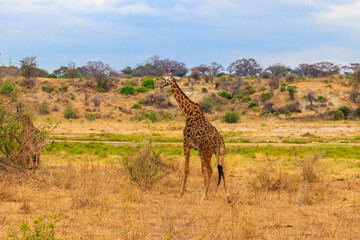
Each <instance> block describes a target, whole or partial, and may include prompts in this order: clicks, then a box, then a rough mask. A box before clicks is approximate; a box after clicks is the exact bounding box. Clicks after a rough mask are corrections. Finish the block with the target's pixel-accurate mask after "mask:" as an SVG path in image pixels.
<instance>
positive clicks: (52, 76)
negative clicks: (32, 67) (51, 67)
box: [46, 73, 57, 78]
mask: <svg viewBox="0 0 360 240" xmlns="http://www.w3.org/2000/svg"><path fill="white" fill-rule="evenodd" d="M46 77H47V78H57V76H56V74H54V73H51V74H48V75H47V76H46Z"/></svg>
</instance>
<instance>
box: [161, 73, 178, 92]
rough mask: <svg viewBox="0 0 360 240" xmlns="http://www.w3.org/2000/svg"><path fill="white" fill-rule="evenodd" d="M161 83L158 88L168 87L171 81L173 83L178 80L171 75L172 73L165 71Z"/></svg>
mask: <svg viewBox="0 0 360 240" xmlns="http://www.w3.org/2000/svg"><path fill="white" fill-rule="evenodd" d="M163 79H164V80H163V82H162V83H161V85H160V88H164V87H166V86H169V85H171V84H172V83H173V81H174V82H175V80H177V79H179V78H178V77H174V75H173V71H172V70H171V71H168V70H166V73H165V76H164V77H163Z"/></svg>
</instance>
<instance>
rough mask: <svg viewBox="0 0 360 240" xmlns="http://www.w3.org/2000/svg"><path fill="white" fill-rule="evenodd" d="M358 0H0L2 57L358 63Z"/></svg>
mask: <svg viewBox="0 0 360 240" xmlns="http://www.w3.org/2000/svg"><path fill="white" fill-rule="evenodd" d="M359 13H360V0H351V1H350V0H349V1H346V0H343V1H340V0H328V1H325V0H272V1H270V0H268V1H265V0H253V1H248V0H246V1H245V0H240V1H232V0H177V1H164V0H152V1H145V0H139V1H129V0H1V1H0V53H1V54H2V55H1V56H0V61H1V62H2V63H4V64H8V63H9V59H11V60H12V61H13V62H14V63H16V62H18V61H19V60H20V59H22V58H23V57H26V56H36V57H37V59H38V63H39V67H41V68H45V69H47V70H48V71H52V70H54V69H55V68H57V67H59V66H60V65H67V64H68V62H70V61H73V62H75V63H76V65H78V66H81V65H84V64H85V63H86V62H87V61H90V60H101V61H103V62H104V63H109V64H110V65H111V66H112V67H114V68H116V69H122V68H124V67H126V66H131V67H135V66H136V64H138V63H142V62H144V61H145V60H146V59H148V58H149V57H151V56H153V55H159V56H160V58H162V59H164V58H169V59H171V60H177V61H181V62H185V63H186V64H187V66H188V67H193V66H196V65H199V64H210V63H211V62H213V61H216V62H218V63H221V64H223V66H224V67H227V66H228V65H229V64H230V63H231V62H233V61H235V60H236V59H241V58H249V57H252V58H255V59H256V60H257V61H258V62H259V63H260V64H261V65H262V66H263V67H267V66H268V65H269V64H274V63H284V64H286V65H289V66H292V67H295V66H297V65H298V64H299V63H304V62H307V63H313V62H319V61H332V62H334V63H337V64H348V63H351V62H360V44H359V42H360V24H359V23H360V14H359Z"/></svg>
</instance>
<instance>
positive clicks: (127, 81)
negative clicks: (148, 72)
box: [125, 80, 137, 87]
mask: <svg viewBox="0 0 360 240" xmlns="http://www.w3.org/2000/svg"><path fill="white" fill-rule="evenodd" d="M125 85H127V86H133V87H135V86H136V85H137V83H136V82H135V81H134V80H126V81H125Z"/></svg>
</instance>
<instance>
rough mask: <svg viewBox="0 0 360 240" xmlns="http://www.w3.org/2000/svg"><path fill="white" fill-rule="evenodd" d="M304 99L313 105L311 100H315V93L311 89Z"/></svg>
mask: <svg viewBox="0 0 360 240" xmlns="http://www.w3.org/2000/svg"><path fill="white" fill-rule="evenodd" d="M305 100H306V101H307V102H310V105H311V106H312V105H313V102H315V101H316V98H315V93H314V92H313V91H310V92H308V93H307V94H306V95H305Z"/></svg>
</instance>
